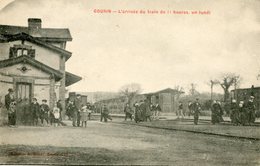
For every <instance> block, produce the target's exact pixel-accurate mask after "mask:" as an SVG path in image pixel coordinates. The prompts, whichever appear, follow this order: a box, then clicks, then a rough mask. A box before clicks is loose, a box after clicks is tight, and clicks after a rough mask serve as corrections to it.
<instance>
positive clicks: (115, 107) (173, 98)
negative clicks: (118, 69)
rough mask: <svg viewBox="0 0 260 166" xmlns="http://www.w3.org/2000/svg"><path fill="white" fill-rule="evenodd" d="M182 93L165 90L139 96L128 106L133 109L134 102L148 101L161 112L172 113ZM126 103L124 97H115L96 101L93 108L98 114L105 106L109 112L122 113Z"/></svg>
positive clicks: (169, 89)
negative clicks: (156, 105) (158, 106)
mask: <svg viewBox="0 0 260 166" xmlns="http://www.w3.org/2000/svg"><path fill="white" fill-rule="evenodd" d="M182 93H184V92H179V91H177V90H174V89H171V88H167V89H163V90H160V91H157V92H152V93H145V94H139V95H136V96H135V97H134V99H133V100H132V101H131V103H130V106H131V107H133V104H134V103H135V102H139V101H140V100H145V99H148V101H149V102H150V103H152V104H156V103H159V105H160V106H161V108H162V111H163V112H173V111H176V108H177V104H178V103H177V102H178V96H179V95H180V94H182ZM126 102H127V99H126V98H125V97H117V98H112V99H106V100H101V101H98V102H96V103H95V106H96V108H97V111H98V112H99V111H100V109H101V107H102V105H104V104H106V105H107V106H108V108H109V109H110V111H111V112H113V113H122V112H123V109H124V106H125V104H126Z"/></svg>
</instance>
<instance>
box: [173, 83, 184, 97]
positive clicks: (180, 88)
mask: <svg viewBox="0 0 260 166" xmlns="http://www.w3.org/2000/svg"><path fill="white" fill-rule="evenodd" d="M174 89H175V90H176V91H177V92H178V93H177V99H179V97H180V95H181V94H183V93H184V88H183V87H181V86H179V85H176V86H175V87H174Z"/></svg>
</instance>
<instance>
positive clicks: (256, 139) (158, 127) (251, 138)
mask: <svg viewBox="0 0 260 166" xmlns="http://www.w3.org/2000/svg"><path fill="white" fill-rule="evenodd" d="M206 121H207V120H206ZM112 123H116V124H124V125H133V126H140V127H146V128H153V129H162V130H169V131H181V132H189V133H196V134H204V135H213V136H220V137H226V138H233V139H240V140H250V141H260V138H256V137H246V136H236V135H229V134H223V133H213V132H204V131H196V130H188V129H179V128H170V127H161V126H150V125H145V124H140V123H123V122H112Z"/></svg>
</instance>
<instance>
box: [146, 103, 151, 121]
mask: <svg viewBox="0 0 260 166" xmlns="http://www.w3.org/2000/svg"><path fill="white" fill-rule="evenodd" d="M150 106H151V104H150V102H149V100H147V99H146V100H145V121H147V120H149V121H150V122H151V121H152V119H151V116H152V111H151V107H150Z"/></svg>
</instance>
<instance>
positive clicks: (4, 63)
mask: <svg viewBox="0 0 260 166" xmlns="http://www.w3.org/2000/svg"><path fill="white" fill-rule="evenodd" d="M20 62H23V63H26V62H27V63H29V64H30V65H32V66H34V67H36V68H40V69H41V70H43V71H45V72H47V73H49V74H51V75H52V74H54V76H55V80H56V81H58V80H60V79H61V78H62V77H63V74H62V73H61V72H60V71H58V70H55V69H53V68H51V67H49V66H47V65H45V64H43V63H41V62H39V61H37V60H35V59H33V58H31V57H29V56H27V55H22V56H19V57H16V58H11V59H6V60H2V61H0V68H4V67H8V66H12V65H15V64H18V63H20Z"/></svg>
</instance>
